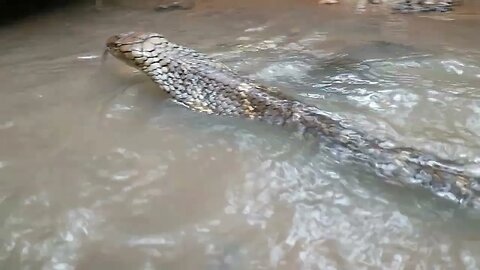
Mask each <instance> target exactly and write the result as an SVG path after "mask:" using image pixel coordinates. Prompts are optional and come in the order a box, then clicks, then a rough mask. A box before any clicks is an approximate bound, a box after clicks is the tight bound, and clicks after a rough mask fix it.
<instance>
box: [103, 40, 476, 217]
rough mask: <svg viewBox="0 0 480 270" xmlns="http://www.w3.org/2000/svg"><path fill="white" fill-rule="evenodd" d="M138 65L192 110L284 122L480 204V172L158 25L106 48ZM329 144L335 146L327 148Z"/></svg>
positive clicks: (378, 168)
mask: <svg viewBox="0 0 480 270" xmlns="http://www.w3.org/2000/svg"><path fill="white" fill-rule="evenodd" d="M107 52H109V53H110V54H111V55H113V56H115V57H116V58H117V59H119V60H122V61H123V62H125V63H127V64H128V65H130V66H132V67H135V68H137V69H138V70H140V71H142V72H143V73H145V74H146V75H147V76H148V77H150V79H152V80H153V81H154V82H155V83H156V84H157V85H158V86H159V87H160V88H161V89H163V90H164V91H165V92H166V93H168V94H169V96H170V97H171V99H173V100H174V101H175V102H176V103H179V104H181V105H183V106H185V107H187V108H188V109H190V110H193V111H196V112H201V113H206V114H211V115H219V116H231V117H241V118H245V119H253V120H259V121H263V122H265V123H269V124H272V125H277V126H282V127H284V128H287V129H290V130H292V131H294V132H296V133H299V134H301V135H302V136H306V137H310V138H312V137H313V138H314V139H316V140H317V142H318V143H319V145H323V146H325V147H331V149H332V150H334V149H341V150H342V151H343V152H342V153H348V154H349V156H351V157H353V160H355V161H359V162H361V163H363V164H366V165H368V166H367V167H369V168H372V169H373V171H374V172H375V174H376V175H378V176H379V177H381V178H383V179H385V180H386V181H387V182H392V183H396V184H400V185H403V186H413V187H421V188H423V189H426V190H429V191H430V192H432V193H433V194H435V195H436V196H439V197H442V198H445V199H447V200H450V201H453V202H455V203H457V204H459V205H460V206H462V207H473V208H477V209H480V178H479V177H478V176H475V175H474V174H472V173H469V172H467V170H466V169H464V166H462V165H461V164H457V163H455V162H454V161H450V160H445V159H441V158H439V157H437V156H435V155H433V154H429V153H426V152H422V151H419V150H416V149H414V148H409V147H396V146H392V145H393V144H392V143H391V142H389V141H388V140H386V139H378V138H374V137H371V136H369V135H367V134H365V133H363V132H360V131H358V130H355V129H352V128H351V127H350V126H349V125H347V124H345V121H342V120H341V119H338V117H333V116H331V115H330V114H329V113H327V112H324V111H322V110H321V109H319V108H318V107H315V106H312V105H309V104H306V103H304V102H302V101H300V100H298V99H295V98H292V97H290V96H288V95H286V94H283V93H281V92H279V91H278V90H276V89H273V88H268V87H265V86H263V85H261V84H258V83H256V82H255V81H254V80H252V79H250V78H246V77H244V76H241V75H239V73H237V72H236V71H234V70H232V69H230V68H229V67H227V66H226V65H224V64H222V63H220V62H218V61H216V60H215V59H213V58H212V57H209V56H208V55H205V54H203V53H200V52H197V51H195V50H193V49H190V48H187V47H184V46H181V45H178V44H175V43H172V42H170V41H168V40H167V39H166V38H165V37H164V36H162V35H160V34H157V33H143V32H129V33H122V34H118V35H114V36H111V37H110V38H108V40H107V42H106V50H105V53H106V54H107ZM327 149H328V148H327Z"/></svg>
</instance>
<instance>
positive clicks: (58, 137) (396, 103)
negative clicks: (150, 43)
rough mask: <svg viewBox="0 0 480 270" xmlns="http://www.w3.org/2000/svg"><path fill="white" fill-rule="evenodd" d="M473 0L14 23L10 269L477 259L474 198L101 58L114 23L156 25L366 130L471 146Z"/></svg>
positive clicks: (283, 4)
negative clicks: (181, 97)
mask: <svg viewBox="0 0 480 270" xmlns="http://www.w3.org/2000/svg"><path fill="white" fill-rule="evenodd" d="M467 4H468V2H467ZM476 8H477V7H472V6H470V8H468V7H463V9H459V11H457V12H455V13H452V14H443V15H421V16H408V15H407V16H405V15H391V14H388V12H386V11H385V10H382V7H375V8H372V7H370V8H369V9H368V10H366V11H365V12H363V13H358V12H356V10H355V5H348V4H343V5H340V6H328V7H324V6H318V5H317V4H316V3H315V2H309V1H293V0H292V1H289V0H282V1H277V2H275V1H263V2H261V3H255V2H254V1H244V2H227V1H223V2H222V1H210V2H207V1H205V2H202V3H201V4H199V5H197V6H196V7H195V8H194V9H192V10H185V11H173V12H165V13H156V12H153V11H151V9H147V8H145V9H141V8H138V7H126V6H124V7H116V8H114V7H108V6H107V7H105V8H104V9H102V10H101V11H95V10H94V9H92V8H81V7H79V8H75V9H68V10H61V11H56V12H54V13H50V14H45V15H42V16H37V17H32V18H29V19H25V20H24V21H21V22H18V23H16V24H14V25H9V26H8V27H4V28H2V29H0V40H1V42H0V47H1V50H0V51H1V58H0V82H1V87H0V97H1V98H0V138H1V139H0V221H1V223H0V224H1V230H0V269H32V270H33V269H42V270H43V269H45V270H46V269H57V270H60V269H61V270H70V269H72V270H73V269H76V270H85V269H112V270H113V269H322V270H323V269H479V268H480V237H479V234H478V232H479V231H478V230H479V229H478V228H480V227H479V225H480V221H479V220H480V218H479V217H478V214H477V213H473V212H470V211H465V210H461V209H457V208H456V207H455V206H453V205H451V204H449V203H445V202H444V201H442V200H439V199H435V198H432V196H431V195H430V194H428V193H424V192H421V191H417V190H411V189H407V188H402V187H396V186H392V185H389V184H386V183H383V182H382V181H381V180H380V179H378V178H377V177H375V176H374V175H373V174H372V173H371V172H369V171H368V170H366V169H365V168H363V167H360V166H358V167H356V166H351V165H348V166H346V165H345V164H342V163H340V162H338V160H336V159H335V157H334V156H332V155H330V154H329V151H328V150H325V151H321V152H320V153H314V152H312V151H311V150H312V148H311V144H308V143H306V142H303V141H301V140H299V139H298V138H296V137H295V136H293V135H292V134H289V133H287V132H285V131H282V130H279V129H277V128H274V127H268V126H265V125H262V124H259V123H253V122H249V121H243V120H239V119H226V118H220V117H211V116H206V115H202V114H197V113H193V112H190V111H188V110H186V109H184V108H181V107H179V106H177V105H176V104H174V103H171V102H169V101H168V99H166V97H165V95H164V94H163V93H161V91H159V89H157V88H156V86H155V85H154V84H153V83H151V82H150V81H149V80H148V79H147V78H146V77H145V76H143V75H141V74H139V73H138V72H135V71H133V70H132V69H130V68H129V67H126V66H125V65H123V64H122V63H120V62H118V61H116V60H115V59H113V58H108V59H107V61H106V62H105V63H104V64H103V65H102V63H101V54H102V52H103V45H104V41H105V39H106V38H107V37H109V36H110V35H112V34H116V33H119V32H124V31H131V30H137V31H155V32H160V33H163V34H164V35H165V36H166V37H167V38H169V39H170V40H172V41H175V42H178V43H181V44H184V45H187V46H189V47H193V48H196V49H198V50H201V51H203V52H207V53H210V54H212V55H214V56H215V57H217V58H218V59H220V60H221V61H223V62H225V63H226V64H228V65H229V66H231V67H234V68H236V69H238V70H239V71H240V72H241V73H243V74H245V75H246V76H251V77H252V78H255V79H256V80H258V81H260V82H262V83H264V84H267V85H271V86H275V87H278V88H280V89H282V90H283V91H285V92H287V93H289V94H292V95H296V96H297V97H298V98H301V99H303V100H305V101H306V102H309V103H311V104H314V105H317V106H319V107H320V108H322V109H324V110H325V111H328V112H332V113H335V114H339V115H341V116H343V117H345V118H347V119H350V120H351V122H352V123H353V124H354V125H355V126H357V127H358V128H360V129H362V130H366V131H368V132H370V133H373V134H375V135H377V136H379V137H390V138H394V139H395V140H396V141H398V142H399V144H404V145H410V146H415V147H417V148H420V149H424V150H428V151H432V152H435V153H436V154H438V155H440V156H442V157H448V158H452V159H457V160H461V161H464V162H468V163H472V164H474V165H475V164H478V163H479V162H480V159H479V158H480V145H479V143H478V141H479V140H478V139H479V137H480V121H479V113H480V92H479V91H480V64H479V63H480V62H479V61H480V49H479V47H478V44H480V36H479V35H478V25H479V23H480V19H479V17H478V12H477V10H478V9H476ZM479 165H480V164H479Z"/></svg>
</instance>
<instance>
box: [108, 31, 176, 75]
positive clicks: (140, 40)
mask: <svg viewBox="0 0 480 270" xmlns="http://www.w3.org/2000/svg"><path fill="white" fill-rule="evenodd" d="M167 43H168V41H167V40H166V39H165V38H164V37H163V36H162V35H160V34H157V33H144V32H128V33H121V34H117V35H114V36H111V37H109V38H108V39H107V41H106V49H105V51H106V52H109V53H110V54H111V55H113V56H115V57H116V58H117V59H119V60H121V61H123V62H125V63H127V64H128V65H130V66H133V67H136V68H141V67H142V66H143V65H144V63H145V62H146V61H147V59H152V58H157V56H158V54H159V53H160V52H159V51H158V50H159V49H158V48H161V47H162V45H165V44H167Z"/></svg>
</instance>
